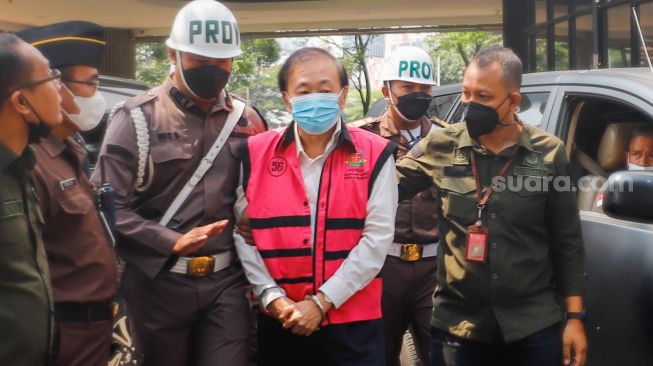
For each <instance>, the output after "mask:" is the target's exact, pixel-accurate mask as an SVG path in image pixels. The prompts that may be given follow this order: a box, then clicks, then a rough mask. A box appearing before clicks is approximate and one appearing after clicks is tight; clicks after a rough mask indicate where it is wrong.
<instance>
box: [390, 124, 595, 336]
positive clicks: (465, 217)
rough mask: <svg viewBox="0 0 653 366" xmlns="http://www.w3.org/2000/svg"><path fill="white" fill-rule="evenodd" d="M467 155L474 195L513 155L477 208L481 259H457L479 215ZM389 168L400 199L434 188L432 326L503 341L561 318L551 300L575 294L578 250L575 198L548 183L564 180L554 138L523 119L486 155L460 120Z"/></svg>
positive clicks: (580, 285) (579, 286) (580, 260)
mask: <svg viewBox="0 0 653 366" xmlns="http://www.w3.org/2000/svg"><path fill="white" fill-rule="evenodd" d="M470 154H475V156H476V160H477V163H478V171H479V177H480V182H481V189H482V191H483V192H485V191H486V190H487V189H488V187H489V186H490V184H492V181H493V177H495V176H497V175H498V172H499V170H500V169H501V167H502V165H503V164H504V163H505V162H506V161H507V160H508V159H509V158H510V156H512V155H515V154H516V157H515V160H514V162H513V163H512V165H511V168H510V169H508V171H507V173H506V174H505V176H504V177H505V178H504V179H505V180H499V181H497V182H495V183H497V188H495V193H494V194H492V196H491V198H490V200H489V203H488V205H487V207H486V208H485V210H484V211H483V223H484V224H485V225H486V226H487V227H488V228H489V240H488V253H487V256H488V259H487V263H476V262H471V261H467V260H466V250H465V249H466V237H467V227H468V226H470V225H472V224H473V223H474V222H475V220H476V216H477V212H478V210H477V208H476V205H477V198H476V183H475V179H474V176H473V174H472V169H471V164H470V160H471V159H470ZM397 172H398V177H399V191H400V198H401V197H409V196H410V195H412V194H414V193H415V192H419V191H421V190H423V189H424V188H425V187H428V186H430V185H435V186H437V187H438V190H439V193H440V200H441V202H440V209H441V212H442V215H443V218H442V223H441V226H440V228H441V233H442V236H441V237H442V238H443V241H442V243H441V247H440V254H441V255H439V256H438V257H439V259H438V260H439V268H441V269H442V270H441V271H440V272H439V283H440V287H439V288H438V291H437V293H436V295H435V301H434V306H435V308H434V312H433V319H432V325H434V326H435V327H437V328H439V329H442V330H445V331H448V332H450V333H451V334H453V335H455V336H458V337H463V338H468V339H472V340H478V341H487V342H489V341H493V340H495V337H496V334H497V331H500V334H501V335H502V337H503V340H505V341H506V342H512V341H516V340H519V339H522V338H524V337H526V336H529V335H531V334H533V333H535V332H537V331H539V330H542V329H544V328H546V327H548V326H550V325H552V324H554V323H557V322H560V321H561V320H562V316H561V315H562V312H561V309H560V306H559V296H565V297H566V296H576V295H582V293H583V291H584V285H585V268H584V251H583V241H582V235H581V226H580V218H579V213H578V206H577V203H576V196H575V194H574V192H573V191H572V190H571V187H570V189H569V190H563V189H555V188H556V186H557V184H554V183H552V180H553V179H558V180H561V179H562V180H564V179H569V163H568V161H567V158H566V153H565V149H564V145H563V143H562V141H560V140H559V139H558V138H556V137H554V136H552V135H550V134H548V133H546V132H543V131H541V130H538V129H537V128H535V127H531V126H527V125H525V126H524V130H523V133H522V134H521V137H520V139H519V141H518V143H517V144H516V145H515V146H513V147H512V148H509V149H507V150H505V151H504V152H502V153H500V154H497V155H494V154H492V153H491V152H489V151H488V150H487V149H484V148H483V147H482V146H480V145H479V144H478V143H477V142H476V141H474V140H473V139H471V138H470V137H469V134H468V132H467V128H466V126H465V124H464V123H459V124H455V125H452V126H450V127H448V128H446V129H444V130H441V131H438V132H435V133H432V134H431V135H429V136H428V137H426V138H425V139H424V140H422V141H421V142H420V143H419V144H418V145H417V146H416V148H414V149H413V150H411V152H410V153H409V154H408V155H407V156H406V157H405V158H404V159H403V160H402V161H400V162H399V163H398V164H397ZM519 182H522V184H521V185H520V184H519ZM538 185H539V186H540V188H538Z"/></svg>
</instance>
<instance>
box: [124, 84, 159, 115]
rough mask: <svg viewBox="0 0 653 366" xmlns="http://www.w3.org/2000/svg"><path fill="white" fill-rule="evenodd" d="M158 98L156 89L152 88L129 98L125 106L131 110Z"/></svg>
mask: <svg viewBox="0 0 653 366" xmlns="http://www.w3.org/2000/svg"><path fill="white" fill-rule="evenodd" d="M156 98H157V94H156V91H155V90H154V89H150V90H148V91H146V92H144V93H142V94H139V95H137V96H135V97H133V98H130V99H128V100H127V101H126V102H125V104H124V108H125V109H128V110H130V109H133V108H136V107H140V106H142V105H143V104H146V103H148V102H150V101H152V100H154V99H156Z"/></svg>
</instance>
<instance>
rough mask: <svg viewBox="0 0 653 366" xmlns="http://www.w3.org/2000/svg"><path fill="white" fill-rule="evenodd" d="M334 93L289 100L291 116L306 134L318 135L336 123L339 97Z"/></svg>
mask: <svg viewBox="0 0 653 366" xmlns="http://www.w3.org/2000/svg"><path fill="white" fill-rule="evenodd" d="M341 94H342V91H341V92H340V93H338V94H336V93H312V94H306V95H301V96H298V97H294V98H291V99H290V104H291V106H292V116H293V119H294V120H295V122H297V125H298V126H299V127H300V128H301V129H302V130H304V131H306V133H309V134H311V135H320V134H323V133H325V132H327V131H328V130H329V129H330V128H331V127H333V126H334V125H335V124H336V122H338V116H339V115H340V103H339V100H340V95H341Z"/></svg>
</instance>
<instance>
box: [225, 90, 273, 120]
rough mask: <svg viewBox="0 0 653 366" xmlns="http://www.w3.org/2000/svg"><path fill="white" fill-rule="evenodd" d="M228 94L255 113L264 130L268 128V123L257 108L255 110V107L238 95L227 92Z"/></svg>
mask: <svg viewBox="0 0 653 366" xmlns="http://www.w3.org/2000/svg"><path fill="white" fill-rule="evenodd" d="M228 94H229V97H230V98H234V99H238V100H239V101H241V102H243V103H245V106H246V108H250V109H252V110H253V111H254V112H256V114H258V116H259V118H260V119H261V121H262V122H263V125H264V126H265V128H266V129H267V128H268V121H266V120H265V117H263V113H261V111H260V110H259V109H258V108H256V106H255V105H253V104H251V103H250V102H249V101H248V100H247V99H245V98H243V97H241V96H240V95H237V94H234V93H232V92H228ZM241 119H242V118H241Z"/></svg>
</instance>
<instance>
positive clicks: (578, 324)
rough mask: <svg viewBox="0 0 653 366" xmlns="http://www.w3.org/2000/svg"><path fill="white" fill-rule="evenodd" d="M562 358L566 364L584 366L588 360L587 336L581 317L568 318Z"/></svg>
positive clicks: (566, 365)
mask: <svg viewBox="0 0 653 366" xmlns="http://www.w3.org/2000/svg"><path fill="white" fill-rule="evenodd" d="M562 347H563V348H562V358H563V364H564V365H565V366H570V365H573V366H584V365H585V361H586V360H587V336H586V335H585V327H584V325H583V322H582V321H581V320H579V319H569V320H567V325H565V330H564V332H563V333H562Z"/></svg>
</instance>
